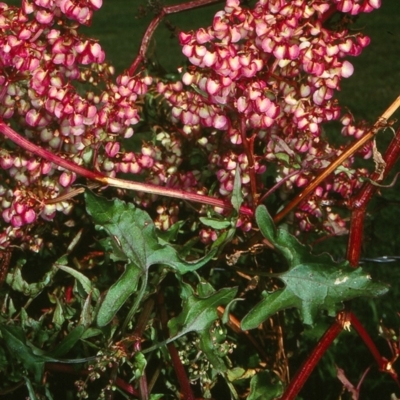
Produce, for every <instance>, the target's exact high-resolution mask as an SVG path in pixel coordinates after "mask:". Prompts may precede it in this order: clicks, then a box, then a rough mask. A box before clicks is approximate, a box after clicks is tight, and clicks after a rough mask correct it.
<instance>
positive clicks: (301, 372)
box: [281, 320, 343, 400]
mask: <svg viewBox="0 0 400 400" xmlns="http://www.w3.org/2000/svg"><path fill="white" fill-rule="evenodd" d="M342 330H343V324H342V323H341V322H340V321H339V320H335V322H334V323H333V324H332V325H331V326H330V327H329V328H328V330H327V331H326V332H325V333H324V336H322V338H321V339H320V341H319V342H318V344H317V345H316V346H315V348H314V350H313V351H312V353H311V354H310V356H309V357H308V358H307V360H306V361H305V362H304V363H303V365H302V366H301V367H300V368H299V369H298V371H297V373H296V375H295V376H294V377H293V379H292V380H291V382H290V383H289V386H288V387H287V389H286V391H285V393H284V394H283V396H282V397H281V400H294V399H295V398H296V396H297V395H298V393H299V392H300V390H301V388H302V387H303V385H304V384H305V382H306V381H307V379H308V377H309V376H310V374H311V372H312V371H313V370H314V368H315V366H316V365H317V364H318V362H319V360H320V359H321V357H322V356H323V355H324V353H325V352H326V350H327V349H328V348H329V346H330V345H331V344H332V342H333V341H334V340H335V339H336V337H337V336H338V335H339V333H340V332H341V331H342Z"/></svg>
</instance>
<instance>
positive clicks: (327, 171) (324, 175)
mask: <svg viewBox="0 0 400 400" xmlns="http://www.w3.org/2000/svg"><path fill="white" fill-rule="evenodd" d="M399 107H400V96H399V97H397V99H396V100H395V101H394V102H393V103H392V104H391V105H390V107H389V108H388V109H387V110H386V111H385V112H384V113H383V114H382V115H381V116H380V117H379V119H378V121H377V122H376V123H375V124H374V126H373V127H372V128H371V129H370V130H369V131H368V132H367V133H366V134H365V135H364V136H363V137H362V138H361V139H360V140H358V141H357V142H355V143H352V144H351V145H350V146H348V147H347V149H346V150H345V151H344V152H343V153H342V154H341V155H340V156H339V157H338V158H337V159H336V160H335V161H333V162H332V163H331V164H330V165H329V166H328V167H327V168H326V169H325V170H324V171H322V172H321V173H320V174H319V175H318V176H317V177H316V178H314V180H313V181H311V182H310V183H309V184H308V185H307V187H306V188H305V189H304V190H303V191H302V192H301V193H300V194H299V195H298V196H296V197H295V198H294V199H293V200H292V201H291V202H290V203H289V204H288V205H287V206H286V207H285V208H284V209H283V210H282V211H281V212H279V213H278V214H277V215H276V216H275V218H274V221H275V223H277V222H279V221H281V220H282V219H283V218H284V217H285V216H286V215H287V214H289V213H290V212H291V211H292V210H293V209H294V208H295V207H297V206H298V205H299V203H301V202H302V201H303V200H305V199H306V198H307V197H308V196H309V195H310V194H311V193H312V192H313V191H314V190H315V189H316V188H317V187H318V185H319V184H320V183H321V182H322V181H323V180H324V179H326V178H327V177H328V176H329V175H330V174H331V173H332V172H333V171H334V170H335V169H336V168H337V167H339V165H341V164H342V163H343V161H345V160H347V159H348V158H349V157H350V156H352V155H353V154H354V153H355V152H356V151H357V150H358V149H360V148H361V147H362V146H364V145H365V144H366V143H367V142H368V141H369V140H371V139H372V138H373V137H374V136H375V135H376V133H377V132H378V131H379V130H380V129H381V128H384V127H385V126H386V122H387V120H388V119H389V118H390V117H391V116H392V115H393V113H394V112H395V111H396V110H397V109H398V108H399Z"/></svg>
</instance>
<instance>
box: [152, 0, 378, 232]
mask: <svg viewBox="0 0 400 400" xmlns="http://www.w3.org/2000/svg"><path fill="white" fill-rule="evenodd" d="M379 6H380V2H379V1H375V0H368V1H367V0H364V1H357V0H348V1H347V0H346V1H333V2H332V3H331V4H330V3H329V2H326V1H320V0H313V1H308V2H305V1H303V0H294V1H290V2H287V1H285V0H261V1H259V2H258V3H257V4H256V5H255V7H254V9H247V8H243V7H241V5H240V1H239V0H227V2H226V6H225V8H224V10H223V11H219V12H218V13H217V14H216V15H215V17H214V20H213V24H212V26H210V27H209V28H206V29H205V28H200V29H199V30H197V31H193V32H188V33H181V35H180V41H181V44H182V52H183V54H184V55H185V56H186V57H187V58H188V60H189V61H190V63H191V64H192V65H191V66H190V67H188V68H187V70H186V71H185V72H184V73H183V76H182V82H175V83H160V84H159V85H158V90H159V92H160V93H163V94H164V96H165V97H166V99H168V101H169V102H170V104H171V105H172V119H173V121H176V122H177V121H179V122H180V123H181V124H182V130H183V131H184V132H185V133H186V134H187V135H195V136H196V137H198V136H202V138H201V140H203V141H207V144H208V146H210V147H212V146H211V145H210V143H211V142H212V141H213V135H212V130H213V129H214V130H219V131H224V132H225V141H226V145H224V149H225V150H223V151H222V152H221V146H219V147H218V149H217V150H216V147H215V146H214V147H213V150H211V149H210V152H211V153H210V164H211V165H213V164H214V165H215V169H216V170H217V172H216V175H217V179H218V181H219V186H220V187H219V192H220V193H221V194H222V195H223V196H229V195H230V192H231V191H232V187H233V184H232V182H233V179H232V174H231V172H230V171H234V168H235V167H234V166H235V165H236V162H237V159H239V158H243V157H245V154H244V152H243V138H248V139H250V137H251V136H252V135H257V140H256V148H255V150H254V158H255V159H256V160H257V161H256V162H255V164H254V165H252V166H251V167H252V168H255V169H256V172H261V173H262V172H264V171H265V169H266V168H268V164H269V163H273V164H275V165H276V166H277V167H278V176H277V181H280V180H282V179H285V180H286V182H285V185H284V186H283V187H282V188H281V195H282V196H283V197H287V192H288V191H291V190H293V188H294V187H296V186H297V187H302V186H305V185H306V183H307V182H308V181H309V180H310V178H309V177H311V176H314V175H315V174H318V172H319V171H320V170H322V169H324V168H325V167H326V165H327V163H329V161H328V160H332V159H333V158H334V157H336V156H337V155H339V154H340V152H341V151H342V150H341V149H340V148H338V149H336V148H333V147H331V146H330V145H329V144H328V143H327V142H326V141H325V140H321V139H320V134H321V131H322V126H323V123H325V122H327V121H332V120H337V119H339V117H340V108H339V106H338V104H337V101H336V100H335V99H334V97H333V96H334V92H335V90H340V81H341V79H342V78H347V77H349V76H351V75H352V73H353V66H352V64H351V63H350V62H349V61H347V60H346V59H345V58H346V57H348V56H357V55H359V54H360V53H361V51H362V49H363V47H365V46H367V45H368V44H369V38H368V37H366V36H364V35H363V34H361V33H354V32H348V31H347V30H346V29H344V28H340V29H337V30H330V29H328V28H326V27H325V26H324V20H325V19H327V18H328V17H329V16H331V15H332V13H333V12H334V11H335V10H336V9H337V10H339V11H342V12H349V13H351V14H357V13H360V12H369V11H371V10H372V9H373V8H378V7H379ZM243 121H244V128H243ZM346 123H347V124H349V123H348V122H346V121H345V120H343V124H344V125H345V124H346ZM205 128H206V130H205ZM207 128H208V129H209V130H208V131H207ZM243 131H244V132H243ZM345 131H346V129H344V131H343V133H345ZM210 132H211V136H210ZM346 132H348V133H347V134H348V135H350V134H351V133H350V132H351V129H347V131H346ZM364 132H365V130H362V131H361V130H358V131H357V137H360V136H362V135H363V134H364ZM248 139H247V140H248ZM215 151H218V156H216V155H215ZM364 156H365V157H367V156H368V152H367V151H366V152H365V153H364ZM220 160H225V161H224V162H223V163H221V161H220ZM223 164H225V165H223ZM260 166H261V167H260ZM249 168H250V166H249V165H247V167H245V168H243V170H242V176H243V178H242V184H243V187H244V193H248V192H249V179H248V177H249ZM257 170H258V171H257ZM296 171H299V173H298V174H295V172H296ZM363 175H365V171H361V172H359V171H358V170H355V169H348V170H347V173H343V174H342V175H340V176H338V175H336V176H335V181H336V184H335V185H328V184H327V185H325V186H324V187H323V188H322V187H321V190H323V193H320V195H319V197H321V196H322V198H328V197H329V194H330V193H331V192H332V191H334V192H337V193H339V194H341V195H342V196H344V197H345V198H348V197H349V196H350V195H351V193H352V190H353V189H355V188H356V187H359V178H360V176H363ZM287 176H289V178H286V177H287ZM284 193H286V194H284ZM260 195H262V193H260ZM310 204H317V203H315V200H314V199H311V200H310ZM318 204H320V203H318ZM303 208H304V211H306V212H308V213H310V215H312V216H313V217H318V218H320V217H322V213H323V209H322V208H321V206H320V205H317V206H315V207H314V206H312V207H311V206H310V207H308V206H307V205H305V206H303ZM303 214H304V213H303ZM303 214H302V216H301V218H303ZM299 217H300V215H299ZM311 226H312V225H311V224H308V225H307V226H304V227H303V228H304V229H311Z"/></svg>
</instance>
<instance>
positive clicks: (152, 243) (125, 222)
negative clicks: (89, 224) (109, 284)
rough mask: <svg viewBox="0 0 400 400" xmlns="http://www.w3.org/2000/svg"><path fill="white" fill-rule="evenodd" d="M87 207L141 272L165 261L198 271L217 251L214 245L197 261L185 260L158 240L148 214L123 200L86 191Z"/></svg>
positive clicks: (187, 269) (182, 271)
mask: <svg viewBox="0 0 400 400" xmlns="http://www.w3.org/2000/svg"><path fill="white" fill-rule="evenodd" d="M85 197H86V207H87V210H88V213H89V214H90V215H91V216H92V217H93V220H94V221H95V223H96V224H98V225H101V226H102V227H103V228H104V229H105V230H106V231H107V232H108V233H109V234H110V235H111V237H113V238H114V239H115V240H116V241H117V243H118V244H119V246H120V248H121V250H122V251H123V252H124V253H125V254H126V256H127V257H128V258H129V260H131V262H132V263H133V264H135V265H137V266H138V267H139V268H140V269H141V270H142V271H146V270H147V269H148V268H149V267H150V266H151V265H154V264H165V265H168V266H170V267H172V268H174V269H176V270H177V271H178V272H179V273H181V274H184V273H186V272H189V271H195V270H196V269H198V268H200V267H201V266H203V265H204V264H206V263H207V262H208V261H209V260H210V259H211V258H212V257H213V256H214V254H215V253H216V251H217V249H215V248H213V249H212V250H211V251H210V252H209V253H208V254H207V255H205V256H204V257H203V258H200V259H198V260H196V261H191V262H188V261H185V260H183V259H181V258H180V257H179V254H178V252H177V251H176V249H175V248H174V247H173V246H171V245H169V244H167V243H165V242H164V241H163V240H159V239H158V236H157V233H156V229H155V226H154V223H153V221H152V219H151V218H150V216H149V214H147V213H146V212H145V211H143V210H140V209H138V208H135V206H134V205H133V204H127V203H125V202H123V201H121V200H118V199H116V200H114V201H108V200H106V199H104V198H101V197H98V196H96V195H94V194H93V193H91V192H89V191H86V192H85Z"/></svg>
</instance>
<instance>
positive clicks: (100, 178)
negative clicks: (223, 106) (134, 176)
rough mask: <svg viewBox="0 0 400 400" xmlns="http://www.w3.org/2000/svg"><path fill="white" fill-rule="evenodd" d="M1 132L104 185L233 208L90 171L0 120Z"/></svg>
mask: <svg viewBox="0 0 400 400" xmlns="http://www.w3.org/2000/svg"><path fill="white" fill-rule="evenodd" d="M0 132H1V133H3V135H4V136H6V137H7V138H8V139H10V140H12V141H13V142H14V143H15V144H17V145H18V146H20V147H22V148H23V149H25V150H27V151H29V152H31V153H33V154H35V155H37V156H39V157H42V158H44V159H46V160H48V161H50V162H52V163H53V164H55V165H58V166H60V167H63V168H65V169H67V170H69V171H71V172H75V173H76V174H77V175H80V176H83V177H85V178H87V179H90V180H92V181H96V182H99V183H101V184H102V185H103V186H112V187H117V188H121V189H127V190H133V191H136V192H142V193H149V194H155V195H160V196H167V197H172V198H176V199H181V200H187V201H193V202H196V203H200V204H207V205H210V206H213V207H220V208H223V209H225V210H230V209H232V205H231V204H230V203H228V202H227V201H224V200H220V199H216V198H214V197H210V196H205V195H201V194H197V193H191V192H185V191H184V190H179V189H172V188H167V187H162V186H156V185H151V184H149V183H139V182H133V181H128V180H125V179H118V178H111V177H108V176H106V175H103V174H102V173H100V172H97V171H90V170H88V169H86V168H84V167H81V166H80V165H78V164H75V163H74V162H72V161H69V160H67V159H65V158H62V157H60V156H58V155H56V154H53V153H51V152H50V151H48V150H45V149H43V148H41V147H40V146H37V145H35V144H33V143H31V142H30V141H29V140H27V139H26V138H24V137H23V136H21V135H19V134H18V133H17V132H15V131H14V130H13V129H12V128H10V127H9V126H8V125H7V124H5V123H4V122H3V121H2V120H0ZM240 213H241V214H244V215H249V216H252V215H253V211H252V210H251V209H250V208H248V207H243V206H242V207H240Z"/></svg>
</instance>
